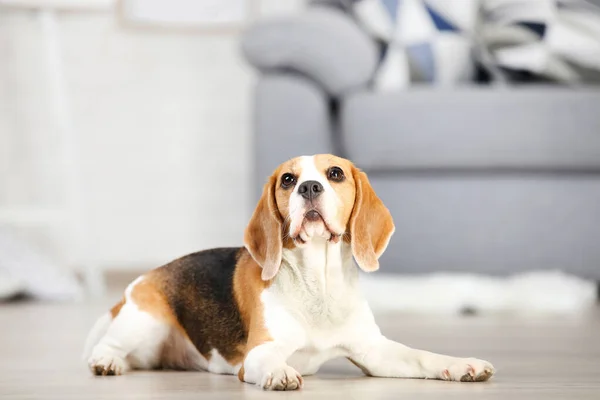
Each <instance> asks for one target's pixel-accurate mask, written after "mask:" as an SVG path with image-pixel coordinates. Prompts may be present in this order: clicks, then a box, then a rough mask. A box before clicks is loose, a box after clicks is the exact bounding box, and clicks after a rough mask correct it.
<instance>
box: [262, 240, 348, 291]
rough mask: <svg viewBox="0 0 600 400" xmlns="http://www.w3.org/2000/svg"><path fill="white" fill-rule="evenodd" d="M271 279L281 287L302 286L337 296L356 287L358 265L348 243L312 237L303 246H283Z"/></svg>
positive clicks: (309, 289) (305, 289)
mask: <svg viewBox="0 0 600 400" xmlns="http://www.w3.org/2000/svg"><path fill="white" fill-rule="evenodd" d="M274 283H275V284H276V285H279V286H281V287H282V289H283V288H286V287H287V288H288V289H290V290H292V289H294V290H296V291H297V290H299V289H304V291H306V292H307V293H308V294H310V295H312V296H317V297H321V296H326V297H328V298H332V299H336V298H341V297H342V296H344V295H345V294H347V292H348V291H354V290H356V289H357V286H358V269H357V267H356V266H355V265H354V261H353V259H352V251H351V249H350V245H348V244H347V243H345V242H344V241H343V240H340V241H339V242H338V243H333V242H330V241H327V240H326V239H324V238H320V237H315V238H313V239H312V240H311V241H310V242H308V243H306V244H305V245H303V246H302V247H296V248H294V249H284V250H283V260H282V263H281V269H280V271H279V273H278V275H277V277H276V278H275V282H274Z"/></svg>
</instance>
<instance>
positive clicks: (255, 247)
mask: <svg viewBox="0 0 600 400" xmlns="http://www.w3.org/2000/svg"><path fill="white" fill-rule="evenodd" d="M276 183H277V176H276V175H273V176H271V178H269V181H268V182H267V183H266V184H265V186H264V189H263V194H262V196H261V198H260V200H259V201H258V205H257V206H256V209H255V210H254V213H253V214H252V218H250V222H249V223H248V226H247V227H246V231H245V232H244V246H245V247H246V249H247V250H248V252H249V253H250V255H251V256H252V258H253V259H254V260H255V261H256V262H257V263H258V264H259V265H260V266H261V267H262V274H261V277H262V279H263V280H265V281H268V280H271V279H273V278H274V277H275V275H276V274H277V271H279V267H280V265H281V254H282V251H283V241H282V237H281V235H282V232H281V229H282V221H281V217H280V214H279V211H278V210H277V205H276V202H275V185H276Z"/></svg>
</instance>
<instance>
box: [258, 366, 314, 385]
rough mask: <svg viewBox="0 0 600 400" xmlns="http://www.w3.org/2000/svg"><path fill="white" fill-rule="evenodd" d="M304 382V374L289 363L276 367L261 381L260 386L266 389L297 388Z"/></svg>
mask: <svg viewBox="0 0 600 400" xmlns="http://www.w3.org/2000/svg"><path fill="white" fill-rule="evenodd" d="M302 384H303V380H302V375H300V374H299V373H298V372H297V371H296V370H295V369H294V368H292V367H290V366H289V365H286V366H283V367H280V368H276V369H274V370H273V371H271V372H269V373H267V374H265V375H264V376H263V377H262V379H261V381H260V387H262V388H263V389H265V390H297V389H300V388H301V387H302Z"/></svg>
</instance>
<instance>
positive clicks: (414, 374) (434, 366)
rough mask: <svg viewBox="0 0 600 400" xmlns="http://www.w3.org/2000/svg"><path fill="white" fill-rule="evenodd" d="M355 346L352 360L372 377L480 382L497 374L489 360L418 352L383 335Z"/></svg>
mask: <svg viewBox="0 0 600 400" xmlns="http://www.w3.org/2000/svg"><path fill="white" fill-rule="evenodd" d="M354 347H355V348H354V351H353V354H352V355H351V356H350V357H349V358H350V360H351V361H352V362H353V363H354V364H356V365H357V366H358V367H359V368H361V369H362V370H363V372H364V373H365V374H367V375H371V376H379V377H389V378H422V379H423V378H424V379H443V380H448V381H461V382H480V381H487V380H488V379H489V378H490V377H491V376H492V375H493V374H494V367H493V366H492V364H490V363H489V362H487V361H483V360H478V359H476V358H457V357H451V356H445V355H441V354H435V353H431V352H428V351H424V350H416V349H412V348H410V347H407V346H405V345H403V344H400V343H397V342H394V341H392V340H389V339H387V338H385V337H384V336H381V335H377V336H374V337H372V338H371V339H370V340H366V341H365V342H363V343H361V344H360V345H357V346H354Z"/></svg>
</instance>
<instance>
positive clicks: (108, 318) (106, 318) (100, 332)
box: [82, 311, 112, 361]
mask: <svg viewBox="0 0 600 400" xmlns="http://www.w3.org/2000/svg"><path fill="white" fill-rule="evenodd" d="M111 322H112V315H111V313H110V311H109V312H107V313H106V314H104V315H102V316H101V317H100V318H98V320H96V323H95V324H94V326H93V327H92V330H91V331H90V333H89V334H88V336H87V339H86V340H85V345H84V349H83V357H82V358H83V360H84V361H87V359H88V358H89V357H90V356H91V355H92V349H93V348H94V346H95V345H96V344H98V342H99V341H100V339H102V337H103V336H104V335H105V334H106V331H107V330H108V327H109V325H110V323H111Z"/></svg>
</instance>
